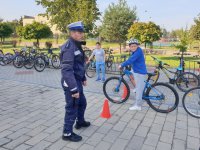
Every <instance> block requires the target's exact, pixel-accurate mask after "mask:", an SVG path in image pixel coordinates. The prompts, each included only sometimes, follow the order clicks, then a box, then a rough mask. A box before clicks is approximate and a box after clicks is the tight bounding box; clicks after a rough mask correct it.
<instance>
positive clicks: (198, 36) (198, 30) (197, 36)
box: [190, 14, 200, 40]
mask: <svg viewBox="0 0 200 150" xmlns="http://www.w3.org/2000/svg"><path fill="white" fill-rule="evenodd" d="M194 22H195V25H193V26H192V27H191V29H190V33H191V37H192V38H193V39H194V40H200V14H199V15H198V17H197V18H195V19H194Z"/></svg>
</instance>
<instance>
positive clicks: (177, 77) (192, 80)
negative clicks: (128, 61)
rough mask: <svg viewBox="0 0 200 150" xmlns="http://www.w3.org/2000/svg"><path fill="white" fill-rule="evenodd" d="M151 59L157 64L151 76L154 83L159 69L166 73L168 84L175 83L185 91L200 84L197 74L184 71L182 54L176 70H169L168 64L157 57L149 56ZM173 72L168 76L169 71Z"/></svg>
mask: <svg viewBox="0 0 200 150" xmlns="http://www.w3.org/2000/svg"><path fill="white" fill-rule="evenodd" d="M151 57H152V58H153V60H154V61H155V62H156V63H157V64H158V65H157V66H156V69H155V71H154V72H155V73H156V75H155V77H153V80H154V83H156V82H157V81H158V79H159V77H160V71H161V70H162V72H163V73H164V74H165V75H166V77H167V78H168V79H169V83H170V84H176V86H177V87H178V89H179V90H181V91H183V92H186V91H187V90H188V89H191V88H193V87H197V86H199V85H200V80H199V78H198V76H197V75H195V74H194V73H192V72H185V63H184V60H183V56H181V58H180V64H179V66H178V68H176V71H171V70H169V69H168V68H167V67H169V66H170V65H169V64H167V63H164V62H163V61H161V60H159V59H158V58H156V57H154V56H151ZM168 72H169V73H171V74H174V77H172V78H171V77H170V75H169V73H168Z"/></svg>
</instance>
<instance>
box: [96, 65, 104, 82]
mask: <svg viewBox="0 0 200 150" xmlns="http://www.w3.org/2000/svg"><path fill="white" fill-rule="evenodd" d="M100 69H101V72H102V78H101V77H100ZM96 73H97V80H100V79H101V80H105V62H96Z"/></svg>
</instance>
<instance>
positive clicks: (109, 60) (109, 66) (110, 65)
mask: <svg viewBox="0 0 200 150" xmlns="http://www.w3.org/2000/svg"><path fill="white" fill-rule="evenodd" d="M112 52H113V49H109V50H107V51H105V54H106V55H107V56H106V59H105V65H106V70H110V71H115V70H116V65H115V64H114V56H113V55H112Z"/></svg>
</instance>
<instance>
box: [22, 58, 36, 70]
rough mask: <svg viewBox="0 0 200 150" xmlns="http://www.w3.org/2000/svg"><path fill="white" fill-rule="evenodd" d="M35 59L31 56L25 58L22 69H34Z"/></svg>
mask: <svg viewBox="0 0 200 150" xmlns="http://www.w3.org/2000/svg"><path fill="white" fill-rule="evenodd" d="M34 63H35V59H34V58H33V57H31V56H29V57H27V58H25V60H24V67H25V68H26V69H32V68H33V67H34Z"/></svg>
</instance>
